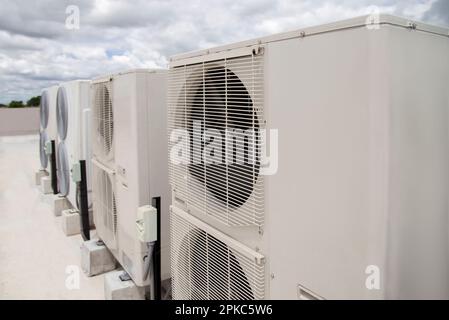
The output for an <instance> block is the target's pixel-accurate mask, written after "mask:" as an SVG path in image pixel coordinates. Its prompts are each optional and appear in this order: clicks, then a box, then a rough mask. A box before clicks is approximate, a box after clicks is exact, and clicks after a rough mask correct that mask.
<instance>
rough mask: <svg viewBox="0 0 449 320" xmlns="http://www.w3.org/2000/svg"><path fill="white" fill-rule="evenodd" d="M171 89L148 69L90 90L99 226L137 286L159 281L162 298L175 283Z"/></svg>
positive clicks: (164, 78) (102, 82) (117, 76)
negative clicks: (168, 283)
mask: <svg viewBox="0 0 449 320" xmlns="http://www.w3.org/2000/svg"><path fill="white" fill-rule="evenodd" d="M166 82H167V72H166V71H163V70H144V69H143V70H130V71H127V72H122V73H118V74H113V75H110V76H105V77H101V78H97V79H95V80H93V81H92V86H91V99H92V100H91V105H92V142H93V147H92V153H93V159H92V163H93V173H92V193H93V212H94V222H95V226H96V228H97V232H98V235H99V237H100V238H101V239H102V240H103V241H104V243H105V244H106V246H107V247H108V248H109V249H110V250H111V251H112V253H113V254H114V256H115V257H116V258H117V260H118V261H119V262H120V264H121V265H122V266H123V268H124V269H125V270H126V272H127V273H128V274H129V275H130V276H131V278H132V279H133V280H134V282H135V283H136V284H137V285H138V286H146V285H149V284H150V283H151V282H152V280H151V278H152V277H151V276H150V275H149V274H152V273H153V274H154V275H155V278H156V279H155V280H156V284H155V286H156V287H154V286H153V289H155V291H156V292H155V294H156V295H157V294H158V292H157V291H158V288H157V285H158V284H157V283H158V281H159V280H160V279H162V280H163V279H167V278H169V277H170V269H169V262H170V261H169V247H168V241H169V234H168V207H169V203H170V195H169V186H168V166H167V162H168V161H167V151H166V148H167V146H166V144H165V143H164V141H166V140H165V139H166V132H167V129H166ZM157 223H159V224H160V228H158V226H157V225H156V224H157ZM150 261H153V262H154V263H150ZM151 266H153V267H154V270H153V272H152V273H151V272H150V268H151ZM159 269H161V270H159ZM159 274H160V275H159Z"/></svg>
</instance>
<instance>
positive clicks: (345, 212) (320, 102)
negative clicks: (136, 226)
mask: <svg viewBox="0 0 449 320" xmlns="http://www.w3.org/2000/svg"><path fill="white" fill-rule="evenodd" d="M375 18H376V19H373V17H361V18H355V19H351V20H347V21H342V22H338V23H332V24H327V25H322V26H317V27H312V28H306V29H303V30H298V31H293V32H289V33H284V34H278V35H273V36H269V37H265V38H260V39H255V40H250V41H245V42H240V43H236V44H231V45H227V46H222V47H218V48H215V49H211V50H203V51H198V52H193V53H187V54H181V55H177V56H174V57H172V59H171V60H170V71H169V84H168V88H169V89H168V129H169V133H170V140H169V150H170V151H169V153H170V158H171V159H170V167H169V175H170V184H171V188H172V198H173V200H172V206H171V270H172V284H173V287H172V290H173V297H174V298H175V299H365V298H379V299H389V298H399V299H407V298H444V299H448V298H449V271H448V270H449V242H448V241H447V239H448V233H449V229H448V227H447V220H448V207H447V194H448V192H449V181H448V179H447V174H448V172H449V136H448V132H449V131H448V130H449V118H448V116H447V115H448V112H449V110H448V109H449V99H448V98H449V96H448V87H447V84H448V79H449V59H448V57H449V39H448V30H447V29H442V28H438V27H434V26H429V25H425V24H422V23H416V22H411V21H408V20H405V19H402V18H397V17H393V16H389V15H380V16H377V17H375ZM267 154H269V156H268V155H267Z"/></svg>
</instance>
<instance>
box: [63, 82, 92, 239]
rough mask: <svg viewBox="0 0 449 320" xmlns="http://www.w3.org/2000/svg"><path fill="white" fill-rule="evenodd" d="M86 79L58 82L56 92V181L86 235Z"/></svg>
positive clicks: (88, 202) (88, 150)
mask: <svg viewBox="0 0 449 320" xmlns="http://www.w3.org/2000/svg"><path fill="white" fill-rule="evenodd" d="M89 89H90V81H88V80H75V81H69V82H65V83H62V84H61V85H60V87H59V89H58V93H57V107H56V115H57V129H58V152H57V164H58V165H57V168H58V185H59V193H60V195H62V196H64V197H67V199H68V200H69V202H70V203H71V205H72V206H73V207H74V208H76V209H78V210H79V212H80V216H81V220H82V222H83V223H82V235H83V237H84V238H85V239H86V240H87V239H89V237H90V236H89V229H90V227H89V208H91V206H92V204H91V199H90V198H91V197H90V194H89V193H90V191H91V181H90V180H91V178H90V175H91V160H90V159H91V157H92V154H91V145H90V141H89V140H90V108H89V99H90V95H89Z"/></svg>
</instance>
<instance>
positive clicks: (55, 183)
mask: <svg viewBox="0 0 449 320" xmlns="http://www.w3.org/2000/svg"><path fill="white" fill-rule="evenodd" d="M51 150H52V153H51V158H50V170H51V188H52V189H53V194H58V177H57V171H56V170H57V169H56V143H55V140H51Z"/></svg>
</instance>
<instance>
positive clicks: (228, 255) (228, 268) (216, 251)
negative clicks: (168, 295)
mask: <svg viewBox="0 0 449 320" xmlns="http://www.w3.org/2000/svg"><path fill="white" fill-rule="evenodd" d="M206 248H209V251H210V252H209V254H208V252H206V250H207V249H206ZM179 252H180V253H181V254H180V256H179V258H178V259H179V260H178V263H179V264H178V265H177V268H182V270H190V272H189V273H188V278H182V277H181V278H180V279H177V281H181V283H180V286H181V287H183V288H188V287H190V288H191V293H190V294H191V297H184V298H186V299H187V298H190V299H194V300H196V299H214V300H215V299H217V300H229V299H230V300H253V299H254V294H253V292H252V289H251V285H250V284H249V281H248V278H247V276H246V275H245V272H244V270H243V269H242V267H241V265H240V263H239V261H238V259H237V258H236V256H235V255H234V253H233V252H232V250H231V249H230V248H229V247H228V246H227V245H226V244H225V243H223V242H222V241H220V240H218V239H217V238H215V237H214V236H212V235H210V234H207V233H205V232H204V231H203V230H200V229H193V230H191V231H190V232H189V234H188V235H187V236H186V237H185V238H184V239H183V241H182V244H181V248H180V251H179ZM205 266H209V268H210V269H209V272H208V274H207V275H205V274H204V271H205ZM181 274H184V275H186V273H180V275H181ZM208 293H209V294H208ZM207 294H208V296H207Z"/></svg>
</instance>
